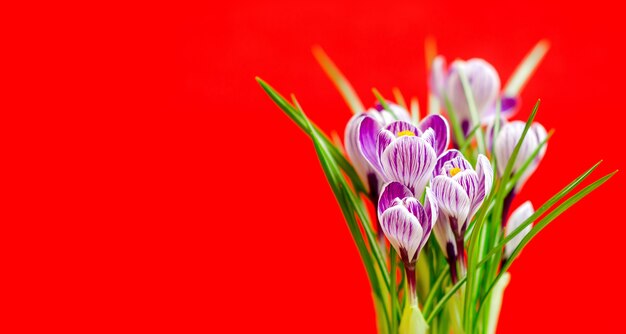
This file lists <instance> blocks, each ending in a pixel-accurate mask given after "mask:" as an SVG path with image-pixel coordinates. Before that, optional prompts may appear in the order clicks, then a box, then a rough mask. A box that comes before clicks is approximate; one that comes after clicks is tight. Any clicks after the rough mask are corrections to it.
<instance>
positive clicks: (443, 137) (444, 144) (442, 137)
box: [420, 115, 450, 156]
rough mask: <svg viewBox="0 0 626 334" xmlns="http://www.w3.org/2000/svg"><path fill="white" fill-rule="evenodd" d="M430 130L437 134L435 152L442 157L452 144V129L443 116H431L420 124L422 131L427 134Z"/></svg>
mask: <svg viewBox="0 0 626 334" xmlns="http://www.w3.org/2000/svg"><path fill="white" fill-rule="evenodd" d="M428 128H431V129H433V131H434V132H435V145H434V146H433V147H434V148H435V152H437V156H440V155H441V154H442V153H443V152H444V151H445V150H446V148H448V144H449V142H450V129H449V126H448V121H446V119H445V118H444V117H443V116H441V115H429V116H427V117H426V118H424V120H422V122H421V123H420V130H422V132H426V130H427V129H428Z"/></svg>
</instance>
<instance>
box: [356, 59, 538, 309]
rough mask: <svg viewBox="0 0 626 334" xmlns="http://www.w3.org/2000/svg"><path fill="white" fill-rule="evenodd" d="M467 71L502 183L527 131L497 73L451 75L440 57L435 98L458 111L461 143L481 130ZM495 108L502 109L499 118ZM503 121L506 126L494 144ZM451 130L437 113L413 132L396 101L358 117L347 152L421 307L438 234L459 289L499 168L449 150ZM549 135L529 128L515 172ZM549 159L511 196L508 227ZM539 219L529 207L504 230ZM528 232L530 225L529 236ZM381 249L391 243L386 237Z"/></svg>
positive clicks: (474, 64) (475, 69)
mask: <svg viewBox="0 0 626 334" xmlns="http://www.w3.org/2000/svg"><path fill="white" fill-rule="evenodd" d="M461 71H463V72H464V73H465V75H466V76H467V81H468V82H469V86H470V88H471V93H472V95H473V98H474V105H475V107H476V111H477V112H478V115H479V117H480V122H481V123H482V124H483V125H486V126H487V131H486V133H487V136H488V137H489V138H487V140H486V142H487V145H489V146H490V147H489V150H488V151H489V152H493V155H494V157H492V158H495V161H496V163H494V165H495V169H496V170H497V173H499V176H500V177H502V176H503V175H502V174H503V173H505V167H506V166H507V163H508V162H509V160H510V158H511V155H512V153H513V150H514V149H515V147H516V145H517V144H518V142H519V140H520V138H521V137H522V132H523V130H524V127H525V122H521V121H508V119H510V117H511V116H512V115H513V114H514V112H515V111H516V109H517V106H518V105H519V103H518V101H519V99H518V98H517V97H511V96H505V95H503V94H502V93H501V92H500V79H499V77H498V74H497V72H496V71H495V69H494V68H493V66H491V65H490V64H489V63H487V62H486V61H484V60H482V59H472V60H469V61H455V62H454V63H452V64H451V66H450V68H449V69H447V70H446V69H445V61H444V60H443V58H441V57H437V58H436V59H435V61H434V64H433V67H432V72H431V90H432V91H433V92H434V94H435V95H436V96H437V97H438V99H440V101H441V105H447V106H449V107H448V110H446V112H448V113H451V112H454V116H455V117H456V119H457V120H458V121H459V123H460V125H461V128H462V131H463V135H464V136H468V135H469V134H470V130H472V126H480V125H473V122H472V117H471V112H470V105H468V99H467V98H466V94H465V92H464V89H463V84H462V81H461V78H460V76H459V73H460V72H461ZM497 101H501V107H500V108H501V110H500V111H499V112H496V110H497V107H496V103H497ZM383 103H384V102H383ZM498 114H499V115H501V117H498V122H499V124H501V128H500V131H499V132H498V133H497V136H496V137H495V138H492V137H493V136H492V135H491V134H493V133H494V131H493V124H494V123H495V119H496V118H497V117H495V116H496V115H498ZM450 132H451V131H450V127H449V125H448V121H447V120H446V119H445V118H444V117H443V116H441V115H440V114H431V115H429V116H427V117H426V118H424V119H423V120H422V121H421V122H419V124H414V123H412V122H411V117H410V114H409V112H408V111H407V110H406V109H405V108H403V107H401V106H399V105H397V104H393V103H391V102H387V103H384V106H383V104H381V103H378V104H376V106H375V107H374V108H371V109H369V110H367V111H366V112H364V113H359V114H356V115H354V116H353V117H352V118H351V119H350V121H349V123H348V125H347V128H346V132H345V147H346V153H347V155H348V157H349V158H350V160H351V161H352V164H353V166H354V167H355V169H356V171H357V173H358V174H359V177H360V178H361V180H362V181H363V183H364V185H366V187H367V188H368V192H369V195H370V199H371V200H372V202H374V204H375V206H376V207H377V214H378V222H379V223H378V225H379V226H378V231H379V237H381V238H384V237H386V238H387V240H388V241H389V243H390V244H391V246H392V247H393V248H394V249H395V251H396V252H397V254H398V255H399V256H400V258H401V259H402V262H403V263H404V267H405V272H406V274H407V282H408V286H409V289H410V292H411V298H410V301H411V304H412V305H417V298H416V285H415V265H416V262H417V259H418V257H419V254H420V251H421V250H422V248H423V247H424V245H425V244H426V242H427V240H428V238H429V237H430V234H431V232H432V231H434V234H435V238H436V240H437V243H438V244H439V246H440V247H441V249H442V251H443V253H444V254H445V256H446V258H447V261H448V264H449V267H450V274H451V278H452V281H453V282H455V281H457V280H458V279H459V277H460V276H461V275H464V271H465V266H466V263H465V261H466V259H465V249H464V238H465V234H466V232H467V228H468V226H469V224H470V222H471V221H472V219H473V217H474V215H475V214H476V213H477V211H478V210H479V209H480V208H481V205H482V204H483V202H484V201H485V199H486V198H487V197H488V196H489V193H490V191H491V188H492V185H493V182H494V167H492V163H491V161H490V160H489V158H488V157H486V156H485V155H483V154H478V156H477V158H476V159H475V161H476V163H475V167H474V166H472V164H471V163H470V162H469V161H468V159H466V157H465V156H464V155H463V154H462V153H461V152H460V151H459V150H458V149H456V148H452V149H448V148H449V146H450V143H451V142H453V146H456V144H455V143H454V140H451V136H450ZM546 136H547V133H546V131H545V129H544V127H543V126H542V125H541V124H539V123H533V124H532V126H531V128H530V131H529V133H528V134H527V135H526V137H525V138H524V141H523V143H522V145H521V146H520V150H519V153H518V155H517V158H516V161H515V162H514V163H513V168H512V170H511V173H512V174H514V173H516V172H517V171H518V170H519V169H520V168H522V165H523V164H524V162H526V161H527V160H528V159H529V158H530V157H531V156H532V154H533V152H535V150H536V149H538V147H539V145H540V144H541V143H542V142H543V141H544V139H545V138H546ZM491 145H494V146H493V147H491ZM492 148H493V149H492ZM544 154H545V145H544V146H543V147H542V148H541V149H540V153H539V154H537V156H536V157H535V158H534V160H533V161H532V163H531V165H530V166H529V167H528V168H527V169H526V170H525V172H524V174H523V175H522V176H521V177H520V178H519V179H518V181H517V184H516V185H515V187H514V188H513V189H512V190H511V192H510V193H509V194H508V196H507V197H506V200H505V205H504V209H503V217H502V218H503V219H502V222H503V223H506V222H507V219H506V218H507V216H508V210H509V208H508V206H510V204H511V201H512V199H513V197H514V196H515V194H516V193H517V192H518V191H519V190H520V189H521V187H522V186H523V184H524V183H525V182H526V180H527V179H528V177H529V176H530V175H531V174H532V172H533V171H534V170H535V169H536V167H537V165H538V164H539V162H540V161H541V159H542V158H543V156H544ZM533 212H534V210H533V206H532V204H531V203H530V202H526V203H524V204H522V205H521V206H520V207H519V208H518V209H517V210H515V212H513V214H512V215H511V217H510V219H509V220H508V223H507V224H506V226H505V231H508V232H510V231H513V230H515V229H516V228H517V227H518V226H519V224H521V223H522V222H524V221H525V220H526V219H527V218H528V217H530V216H531V215H532V214H533ZM530 229H531V226H530V225H529V226H528V227H527V228H526V230H525V232H526V233H527V232H528V231H530ZM383 236H384V237H383ZM524 236H525V233H520V234H518V235H517V236H516V237H515V238H514V239H513V240H511V241H510V242H509V243H508V244H507V245H506V249H505V254H504V259H505V260H506V258H507V257H508V255H510V254H511V252H512V251H513V250H514V249H515V248H516V246H517V244H518V243H519V242H520V241H521V239H522V238H523V237H524ZM381 243H383V245H384V239H381Z"/></svg>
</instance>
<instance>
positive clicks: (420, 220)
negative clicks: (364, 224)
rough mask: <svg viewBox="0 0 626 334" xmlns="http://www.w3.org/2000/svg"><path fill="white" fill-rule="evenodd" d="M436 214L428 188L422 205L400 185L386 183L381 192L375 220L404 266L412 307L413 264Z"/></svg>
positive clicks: (429, 231)
mask: <svg viewBox="0 0 626 334" xmlns="http://www.w3.org/2000/svg"><path fill="white" fill-rule="evenodd" d="M437 214H438V208H437V202H436V200H435V199H434V196H433V193H432V191H430V189H426V199H425V205H424V206H422V204H421V203H420V202H419V201H418V200H417V199H416V198H415V197H414V196H413V193H412V192H411V190H410V189H409V188H407V187H406V186H404V185H403V184H402V183H400V182H395V181H392V182H389V183H387V184H385V186H384V187H383V189H382V191H381V194H380V200H379V201H378V219H379V220H380V222H381V228H382V231H383V232H384V234H385V236H386V237H387V239H388V240H389V243H390V244H391V246H392V247H393V248H394V249H395V250H396V252H397V253H398V254H399V255H400V258H401V259H402V262H403V263H404V267H405V269H406V274H407V282H408V283H409V288H410V291H411V302H412V303H415V304H417V295H416V290H415V289H416V286H415V263H416V262H417V259H418V257H419V254H420V251H421V250H422V248H423V247H424V245H425V244H426V241H427V240H428V237H429V236H430V233H431V231H432V228H433V225H434V224H435V222H436V221H437Z"/></svg>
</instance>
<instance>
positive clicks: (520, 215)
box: [504, 201, 535, 259]
mask: <svg viewBox="0 0 626 334" xmlns="http://www.w3.org/2000/svg"><path fill="white" fill-rule="evenodd" d="M533 213H535V209H534V208H533V204H532V203H531V202H530V201H526V202H524V203H523V204H522V205H520V206H519V207H518V208H517V209H515V211H513V213H512V214H511V217H510V218H509V221H508V223H507V225H506V227H505V231H504V233H505V235H507V236H508V235H509V234H511V233H512V232H513V231H515V230H516V229H517V228H518V227H519V226H520V225H521V224H522V223H523V222H524V221H526V219H528V218H529V217H530V216H532V215H533ZM530 230H532V224H530V225H528V226H526V227H524V229H523V230H522V232H521V233H519V234H518V235H516V236H515V237H513V239H511V240H510V241H509V242H507V243H506V245H505V246H504V258H505V259H508V258H509V257H511V254H513V251H515V248H517V246H518V245H519V244H520V243H521V242H522V239H524V237H525V236H526V235H527V234H528V233H529V232H530Z"/></svg>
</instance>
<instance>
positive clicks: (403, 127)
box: [360, 115, 449, 198]
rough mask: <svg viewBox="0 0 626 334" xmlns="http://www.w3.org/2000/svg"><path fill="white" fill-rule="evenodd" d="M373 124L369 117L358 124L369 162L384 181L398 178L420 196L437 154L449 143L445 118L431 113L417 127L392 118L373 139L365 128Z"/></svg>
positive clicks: (362, 145) (415, 194)
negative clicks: (393, 120) (392, 120)
mask: <svg viewBox="0 0 626 334" xmlns="http://www.w3.org/2000/svg"><path fill="white" fill-rule="evenodd" d="M374 126H375V124H373V122H372V121H371V120H368V119H365V120H363V122H362V125H361V137H360V142H361V147H362V148H363V153H364V156H365V158H366V159H367V161H368V162H369V163H370V166H371V167H372V168H373V169H374V170H375V171H377V172H378V175H379V176H380V177H381V178H382V179H384V180H385V181H386V182H389V181H397V182H400V183H402V184H403V185H404V186H406V187H407V188H409V190H410V191H411V192H412V193H413V195H414V196H415V197H416V198H421V196H422V194H423V192H424V188H425V187H426V184H427V183H428V180H429V176H430V174H431V173H432V170H433V168H434V167H435V163H436V159H437V156H438V155H439V154H440V153H443V151H444V150H445V148H446V147H447V146H448V141H449V133H448V124H447V122H446V120H445V119H444V118H443V117H441V116H440V115H430V116H428V117H426V118H425V119H424V120H423V121H422V122H421V123H420V125H419V127H417V126H415V125H413V124H411V123H409V122H405V121H395V122H392V123H390V124H388V125H386V126H385V127H383V128H382V129H380V130H379V131H378V133H377V135H376V140H375V142H373V138H371V137H369V136H368V135H367V131H365V129H367V127H374Z"/></svg>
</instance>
